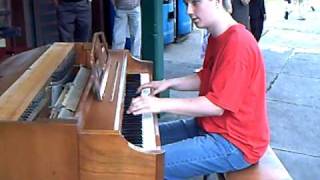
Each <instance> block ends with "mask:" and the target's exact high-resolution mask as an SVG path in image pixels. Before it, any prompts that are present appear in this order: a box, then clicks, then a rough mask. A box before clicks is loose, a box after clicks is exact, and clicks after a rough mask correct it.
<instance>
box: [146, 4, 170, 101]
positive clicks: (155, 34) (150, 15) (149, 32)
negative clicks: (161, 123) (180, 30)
mask: <svg viewBox="0 0 320 180" xmlns="http://www.w3.org/2000/svg"><path fill="white" fill-rule="evenodd" d="M162 4H163V1H162V0H142V1H141V14H142V59H146V60H152V61H153V77H154V80H162V79H163V78H164V63H163V46H164V45H163V29H162ZM160 96H161V97H168V96H169V93H168V92H165V93H162V94H161V95H160Z"/></svg>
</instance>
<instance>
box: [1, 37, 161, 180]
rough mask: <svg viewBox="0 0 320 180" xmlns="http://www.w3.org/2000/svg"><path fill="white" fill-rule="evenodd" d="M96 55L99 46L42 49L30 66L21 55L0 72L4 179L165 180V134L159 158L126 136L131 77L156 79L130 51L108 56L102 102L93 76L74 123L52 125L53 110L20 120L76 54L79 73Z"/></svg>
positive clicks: (32, 57)
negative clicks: (128, 78) (126, 94)
mask: <svg viewBox="0 0 320 180" xmlns="http://www.w3.org/2000/svg"><path fill="white" fill-rule="evenodd" d="M91 48H92V44H91V43H54V44H53V45H51V46H50V47H43V48H42V49H41V48H40V50H39V49H37V53H36V55H30V54H32V53H31V52H26V53H25V55H26V54H28V53H29V56H30V58H29V59H28V60H23V61H22V60H21V58H23V57H25V56H22V57H21V56H20V57H19V55H17V56H14V57H11V60H10V63H7V64H6V66H4V65H3V63H2V64H0V95H1V96H0V179H6V180H24V179H26V180H29V179H30V180H44V179H46V180H57V179H59V180H60V179H61V180H64V179H65V180H73V179H75V180H78V179H81V180H100V179H101V180H105V179H139V180H140V179H148V180H149V179H163V159H164V154H163V151H162V150H161V147H160V140H159V131H158V127H157V126H156V127H155V129H156V132H157V135H156V137H155V141H157V146H158V148H157V149H155V150H154V151H145V150H144V149H143V148H139V147H136V146H134V145H132V144H130V143H128V141H126V139H125V138H124V137H123V136H122V135H121V131H120V130H121V119H122V114H123V101H124V94H123V90H122V89H123V88H125V87H124V86H125V85H124V82H125V74H127V73H137V72H145V73H150V74H152V64H151V63H147V62H144V61H140V60H136V59H133V58H132V57H131V55H130V53H128V52H127V51H121V50H119V51H111V50H109V51H108V63H107V64H108V71H109V75H108V79H107V85H106V90H105V97H104V99H103V100H102V101H97V100H96V98H95V95H94V94H93V93H92V86H93V84H94V78H93V77H92V76H90V78H89V80H88V82H87V83H86V87H85V90H84V92H83V93H82V95H81V98H80V103H79V105H78V107H77V110H76V113H75V116H74V117H73V118H68V119H49V118H48V111H49V105H47V106H46V108H44V109H42V110H41V113H40V114H39V115H38V116H37V118H36V119H35V120H33V121H20V120H19V117H20V116H21V114H22V113H23V112H24V111H25V109H26V108H27V107H28V105H29V104H30V102H31V101H32V99H33V98H34V97H35V96H36V95H37V92H38V91H40V89H43V88H46V85H48V81H50V78H51V75H52V73H53V72H54V71H55V69H56V68H57V67H58V66H59V64H61V63H62V62H63V61H64V60H65V59H66V58H67V57H69V56H70V54H72V53H75V66H74V67H78V66H80V65H81V66H85V67H88V68H89V69H90V67H91V64H92V54H91ZM4 63H6V61H5V62H4ZM75 69H77V68H75ZM116 119H117V120H116ZM155 124H157V122H156V123H155Z"/></svg>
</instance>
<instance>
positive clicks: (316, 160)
mask: <svg viewBox="0 0 320 180" xmlns="http://www.w3.org/2000/svg"><path fill="white" fill-rule="evenodd" d="M275 153H276V154H277V156H278V157H279V159H280V160H281V161H282V162H286V164H285V167H286V168H287V170H288V172H289V174H290V175H291V177H292V178H293V179H295V180H317V179H319V169H320V157H312V156H309V155H304V154H297V153H290V152H286V151H282V150H281V151H279V150H275Z"/></svg>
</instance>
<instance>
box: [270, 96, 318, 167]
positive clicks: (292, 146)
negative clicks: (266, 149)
mask: <svg viewBox="0 0 320 180" xmlns="http://www.w3.org/2000/svg"><path fill="white" fill-rule="evenodd" d="M268 117H269V125H270V129H271V146H272V147H273V148H275V147H276V148H280V149H284V150H288V151H293V152H300V153H303V154H309V155H312V156H320V148H319V144H320V138H319V137H320V123H319V117H320V109H318V108H311V107H304V106H301V105H293V104H288V103H283V102H277V101H270V100H268ZM284 163H285V164H290V163H291V162H287V161H285V160H284ZM319 168H320V167H319Z"/></svg>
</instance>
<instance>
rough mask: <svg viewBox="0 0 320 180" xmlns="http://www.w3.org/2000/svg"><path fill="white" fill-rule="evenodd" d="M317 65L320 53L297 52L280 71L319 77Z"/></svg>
mask: <svg viewBox="0 0 320 180" xmlns="http://www.w3.org/2000/svg"><path fill="white" fill-rule="evenodd" d="M319 53H320V52H319ZM319 67H320V54H309V53H297V54H295V55H293V56H292V58H290V61H289V63H287V65H286V66H285V67H284V69H283V71H282V73H285V74H289V75H295V76H302V77H310V78H320V68H319ZM315 85H316V84H315Z"/></svg>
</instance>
